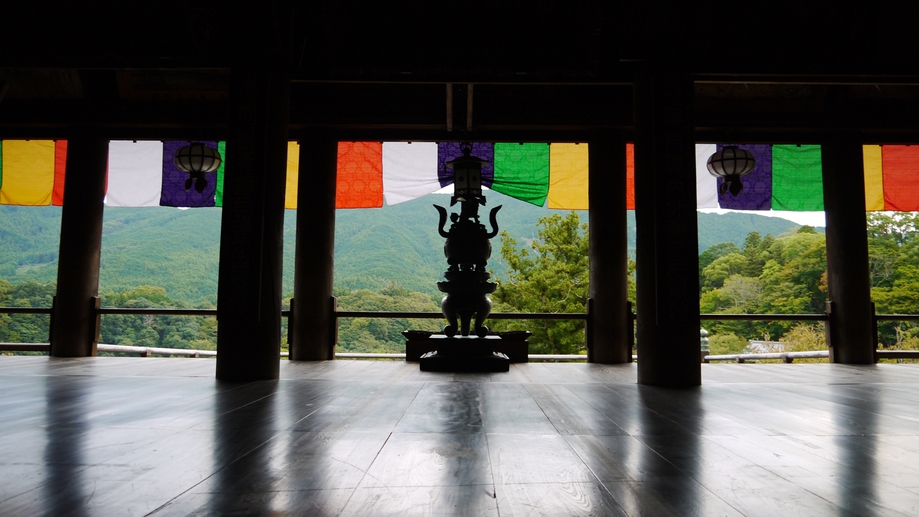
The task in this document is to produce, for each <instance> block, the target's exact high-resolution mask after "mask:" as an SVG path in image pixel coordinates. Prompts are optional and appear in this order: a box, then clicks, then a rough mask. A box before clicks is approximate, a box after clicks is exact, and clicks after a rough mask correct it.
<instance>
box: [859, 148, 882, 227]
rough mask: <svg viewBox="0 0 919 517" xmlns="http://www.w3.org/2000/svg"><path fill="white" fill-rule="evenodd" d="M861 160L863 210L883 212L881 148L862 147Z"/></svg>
mask: <svg viewBox="0 0 919 517" xmlns="http://www.w3.org/2000/svg"><path fill="white" fill-rule="evenodd" d="M862 160H863V162H864V164H865V210H867V211H868V212H880V211H883V210H884V167H883V158H882V156H881V146H879V145H865V146H862Z"/></svg>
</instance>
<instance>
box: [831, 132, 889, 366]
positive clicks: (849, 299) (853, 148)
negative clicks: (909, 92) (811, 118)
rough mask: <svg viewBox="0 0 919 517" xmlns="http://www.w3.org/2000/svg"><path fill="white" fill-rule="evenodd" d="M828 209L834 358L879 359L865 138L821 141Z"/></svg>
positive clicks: (868, 361) (842, 360)
mask: <svg viewBox="0 0 919 517" xmlns="http://www.w3.org/2000/svg"><path fill="white" fill-rule="evenodd" d="M821 149H822V154H823V200H824V209H825V210H826V266H827V291H828V295H829V296H828V299H829V300H830V301H831V304H830V305H829V306H830V307H831V310H830V314H829V320H828V322H827V336H828V337H829V344H830V361H831V362H834V363H845V364H872V363H874V362H875V346H876V345H875V340H876V336H875V335H874V325H873V317H874V310H873V309H872V306H871V277H870V273H869V269H868V233H867V224H866V221H865V179H864V178H865V176H864V162H863V159H864V158H863V156H862V143H861V141H860V140H859V139H858V136H857V135H855V134H839V135H834V136H832V137H830V138H828V139H827V140H826V141H825V142H824V143H823V145H822V146H821Z"/></svg>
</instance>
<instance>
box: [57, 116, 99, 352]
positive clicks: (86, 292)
mask: <svg viewBox="0 0 919 517" xmlns="http://www.w3.org/2000/svg"><path fill="white" fill-rule="evenodd" d="M107 163H108V140H107V139H105V138H102V137H101V136H99V135H97V134H93V132H92V131H90V130H87V129H81V130H80V131H76V132H75V133H74V134H73V135H71V136H70V138H68V141H67V182H66V183H65V184H64V207H63V209H62V210H61V245H60V258H59V259H58V267H57V296H55V303H54V307H53V310H52V317H51V333H50V334H51V335H50V338H51V356H52V357H88V356H94V355H96V343H97V339H96V338H95V336H96V335H97V334H96V328H97V327H96V325H97V318H98V314H97V313H96V312H95V311H94V310H93V308H94V307H95V302H94V300H97V298H95V297H96V296H98V294H99V255H100V252H101V248H102V213H103V209H104V206H103V198H104V197H105V169H106V165H107Z"/></svg>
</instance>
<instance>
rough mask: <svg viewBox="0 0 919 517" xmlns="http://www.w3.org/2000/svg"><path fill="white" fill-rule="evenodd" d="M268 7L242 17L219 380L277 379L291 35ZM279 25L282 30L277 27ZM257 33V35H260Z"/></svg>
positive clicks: (226, 203) (233, 79)
mask: <svg viewBox="0 0 919 517" xmlns="http://www.w3.org/2000/svg"><path fill="white" fill-rule="evenodd" d="M281 5H283V3H282V2H277V3H272V2H270V1H269V2H268V4H267V5H266V6H265V8H264V9H260V10H256V11H253V12H251V13H250V12H248V11H242V10H241V11H240V12H239V13H237V16H238V18H235V19H236V23H237V24H239V27H237V28H238V29H239V33H240V34H241V36H240V40H239V42H238V48H237V53H236V55H237V62H236V63H235V66H234V68H233V69H232V70H231V72H230V120H229V126H228V129H229V138H228V139H227V156H226V163H227V166H226V171H225V176H224V189H225V190H224V198H223V214H222V219H221V230H220V231H221V234H220V276H219V278H218V285H217V319H218V321H219V324H218V326H217V351H218V354H217V378H218V379H221V380H228V381H254V380H267V379H277V378H278V374H279V369H280V355H281V266H282V238H283V232H284V190H285V186H286V181H287V125H288V112H289V97H290V84H289V83H290V82H289V80H288V78H287V75H286V74H287V69H288V63H287V55H288V52H289V45H288V44H287V42H286V36H287V35H288V34H289V31H288V30H287V28H286V27H284V25H283V22H284V20H283V18H284V17H283V16H279V13H277V12H275V10H273V9H272V7H278V6H281ZM276 24H279V25H278V26H276ZM256 34H257V35H258V36H256Z"/></svg>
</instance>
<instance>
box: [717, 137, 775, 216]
mask: <svg viewBox="0 0 919 517" xmlns="http://www.w3.org/2000/svg"><path fill="white" fill-rule="evenodd" d="M726 145H728V144H718V148H717V149H718V150H719V151H720V150H721V149H723V148H724V147H725V146H726ZM737 147H739V148H741V149H746V150H747V151H750V152H751V153H753V158H754V159H755V160H756V167H755V168H754V169H753V172H751V173H750V174H748V175H746V176H744V177H743V178H742V179H741V182H743V192H741V193H740V194H738V195H736V196H734V195H732V194H731V193H730V192H725V193H724V194H722V193H721V192H719V193H718V205H719V206H720V207H721V208H730V209H734V210H769V209H771V208H772V146H771V145H737ZM723 183H724V179H722V178H718V188H719V190H720V188H721V185H722V184H723Z"/></svg>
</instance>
